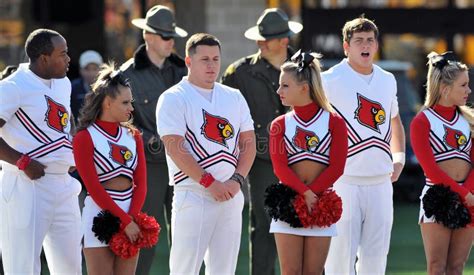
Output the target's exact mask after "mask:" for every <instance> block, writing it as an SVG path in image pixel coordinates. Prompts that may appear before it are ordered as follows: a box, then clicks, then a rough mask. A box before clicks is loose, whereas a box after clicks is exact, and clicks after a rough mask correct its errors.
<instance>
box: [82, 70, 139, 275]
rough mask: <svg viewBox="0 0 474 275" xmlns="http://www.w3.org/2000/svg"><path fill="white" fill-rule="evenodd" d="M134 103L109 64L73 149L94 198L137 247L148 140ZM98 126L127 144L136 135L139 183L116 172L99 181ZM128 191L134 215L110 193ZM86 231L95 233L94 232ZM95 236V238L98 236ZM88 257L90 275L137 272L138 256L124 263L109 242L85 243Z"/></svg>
mask: <svg viewBox="0 0 474 275" xmlns="http://www.w3.org/2000/svg"><path fill="white" fill-rule="evenodd" d="M132 101H133V99H132V93H131V90H130V86H129V84H128V81H127V80H125V79H123V76H122V75H121V74H120V73H119V72H117V71H114V66H113V65H104V66H103V67H102V70H101V72H100V73H99V76H98V79H97V81H96V82H95V83H94V84H93V87H92V91H91V92H89V93H88V94H87V95H86V98H85V103H84V106H83V108H82V109H81V115H80V117H79V125H78V132H77V134H76V135H75V137H74V140H73V151H74V158H75V161H76V166H77V169H78V171H79V174H80V175H81V178H82V179H83V181H84V184H85V186H86V188H87V191H88V193H89V195H90V197H91V198H92V200H93V201H94V203H95V204H97V206H98V207H99V208H101V209H102V210H108V211H110V212H111V213H112V214H113V215H114V216H116V217H118V218H120V222H121V226H122V227H123V228H124V232H125V234H126V236H127V237H128V238H129V239H130V241H131V242H132V243H133V242H135V241H136V240H137V239H138V238H139V237H140V236H141V232H140V228H139V226H138V225H137V224H136V223H135V222H134V220H133V216H134V215H136V214H137V213H138V212H140V210H141V209H142V206H143V203H144V200H145V196H146V186H147V185H146V181H145V180H146V166H145V164H146V163H145V156H144V151H143V141H142V137H141V134H140V133H139V131H138V130H137V129H135V128H134V127H133V126H132V125H131V123H130V122H129V121H130V118H131V112H132V111H133V107H132ZM92 125H94V127H97V129H98V128H100V129H101V131H102V132H103V133H105V134H104V136H106V135H108V136H109V137H110V136H112V137H118V139H119V140H118V142H120V140H123V139H122V138H119V137H120V136H122V137H123V136H130V137H131V139H132V140H133V139H134V142H135V144H136V151H133V150H132V151H131V152H129V153H130V154H131V155H132V154H133V155H135V154H136V156H137V161H138V164H137V166H136V168H135V169H134V170H133V179H132V178H131V177H130V176H127V175H124V174H123V173H116V174H117V175H116V176H114V177H113V178H111V179H107V180H101V181H99V176H98V172H97V168H96V167H95V165H94V161H95V157H94V151H96V150H97V148H95V147H94V146H95V143H94V142H95V141H94V140H92V138H91V134H90V132H89V131H88V129H90V127H91V126H92ZM119 133H120V134H119ZM132 142H133V141H132ZM132 188H133V189H132ZM126 190H133V191H132V192H133V193H132V194H131V199H130V202H129V204H128V206H129V211H128V213H127V212H126V211H125V210H124V209H122V208H123V207H122V208H121V207H120V206H119V205H118V203H120V202H119V201H115V200H114V199H113V198H112V197H111V195H110V194H109V193H110V192H112V194H114V192H115V194H117V193H118V194H123V192H126ZM121 192H122V193H121ZM122 201H123V200H122ZM86 208H87V204H86V207H84V211H83V219H84V214H85V212H86ZM93 216H95V213H93V214H92V217H93ZM86 230H89V231H90V230H91V228H88V229H86ZM89 234H91V235H90V236H94V235H93V233H89ZM92 238H93V237H92ZM85 240H86V237H85ZM84 255H85V259H86V264H87V273H88V274H97V275H99V274H135V270H136V265H137V261H138V254H137V255H136V256H134V257H132V258H130V259H122V258H120V257H119V256H116V255H115V254H114V253H113V252H112V251H111V250H110V248H109V247H108V246H107V245H106V244H104V245H101V244H97V245H91V246H89V247H88V245H87V243H86V242H84Z"/></svg>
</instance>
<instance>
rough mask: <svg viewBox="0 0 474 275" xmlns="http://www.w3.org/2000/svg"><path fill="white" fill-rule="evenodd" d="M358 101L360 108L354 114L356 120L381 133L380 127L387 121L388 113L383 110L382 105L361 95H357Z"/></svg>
mask: <svg viewBox="0 0 474 275" xmlns="http://www.w3.org/2000/svg"><path fill="white" fill-rule="evenodd" d="M357 101H358V105H359V106H358V107H357V109H356V110H355V112H354V114H355V116H354V118H356V119H357V121H358V122H359V123H360V124H362V125H364V126H365V127H368V128H370V129H372V130H374V131H376V132H379V133H380V129H379V125H382V124H383V123H384V122H385V120H386V113H385V110H384V109H383V108H382V104H380V103H378V102H376V101H372V100H370V99H368V98H366V97H364V96H362V95H360V94H357Z"/></svg>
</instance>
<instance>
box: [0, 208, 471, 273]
mask: <svg viewBox="0 0 474 275" xmlns="http://www.w3.org/2000/svg"><path fill="white" fill-rule="evenodd" d="M394 214H395V220H394V224H393V229H392V239H391V244H390V253H389V256H388V265H387V273H386V274H389V275H421V274H426V263H425V254H424V251H423V244H422V240H421V235H420V229H419V226H418V224H417V219H418V205H417V204H408V203H396V204H395V213H394ZM243 215H244V217H248V207H247V206H246V207H245V208H244V213H243ZM247 221H248V219H244V224H243V234H242V242H241V245H240V253H239V261H238V265H237V271H236V274H237V275H248V274H249V265H248V261H249V249H248V248H249V247H248V230H247V228H248V222H247ZM160 224H163V223H162V222H160ZM156 252H157V253H156V257H155V262H154V263H153V267H152V271H151V274H152V275H155V274H156V275H162V274H163V275H165V274H169V268H168V259H169V252H168V248H167V238H166V230H162V233H161V234H160V241H159V243H158V245H157V246H156ZM472 254H474V253H472ZM262 256H264V255H262ZM83 271H84V274H85V273H86V272H85V271H86V269H85V266H84V269H83ZM41 273H42V274H45V275H46V274H49V273H48V271H47V268H44V270H43V271H42V272H41ZM0 274H1V270H0ZM201 274H204V273H203V272H201ZM463 274H466V275H474V256H473V255H471V257H470V258H469V261H468V263H467V265H466V269H465V270H464V273H463ZM138 275H142V274H138Z"/></svg>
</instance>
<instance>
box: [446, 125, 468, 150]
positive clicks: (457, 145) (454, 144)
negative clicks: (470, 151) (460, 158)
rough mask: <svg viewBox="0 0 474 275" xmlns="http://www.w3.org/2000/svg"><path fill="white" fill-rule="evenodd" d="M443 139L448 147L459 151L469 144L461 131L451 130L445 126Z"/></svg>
mask: <svg viewBox="0 0 474 275" xmlns="http://www.w3.org/2000/svg"><path fill="white" fill-rule="evenodd" d="M443 139H444V143H445V144H446V145H448V146H449V147H451V148H453V149H456V150H458V151H459V150H461V148H462V147H463V146H464V145H465V144H466V142H467V138H466V136H465V135H464V134H463V133H462V132H461V131H459V130H456V129H453V128H449V127H447V126H446V125H444V137H443Z"/></svg>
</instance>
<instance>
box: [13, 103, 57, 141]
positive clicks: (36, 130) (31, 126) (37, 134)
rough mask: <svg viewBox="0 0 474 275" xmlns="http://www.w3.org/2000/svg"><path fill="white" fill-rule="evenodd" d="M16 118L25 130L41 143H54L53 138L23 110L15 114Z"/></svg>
mask: <svg viewBox="0 0 474 275" xmlns="http://www.w3.org/2000/svg"><path fill="white" fill-rule="evenodd" d="M15 116H16V118H17V119H18V120H19V121H20V123H21V124H22V125H23V127H25V129H26V130H27V131H28V132H29V133H30V134H31V135H32V136H33V137H34V138H35V139H36V140H37V141H39V142H41V143H44V144H48V143H50V142H52V140H51V138H50V137H48V135H46V134H45V133H44V132H43V131H42V130H41V128H40V127H38V126H37V125H36V124H35V123H34V122H33V120H32V119H31V118H29V117H28V115H27V114H26V113H25V111H23V110H22V109H21V108H20V109H18V111H16V112H15Z"/></svg>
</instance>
